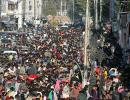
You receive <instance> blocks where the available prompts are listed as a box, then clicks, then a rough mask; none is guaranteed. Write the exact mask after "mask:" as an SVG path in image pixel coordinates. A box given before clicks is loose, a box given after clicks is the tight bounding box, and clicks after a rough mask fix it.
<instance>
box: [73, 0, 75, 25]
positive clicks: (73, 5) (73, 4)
mask: <svg viewBox="0 0 130 100" xmlns="http://www.w3.org/2000/svg"><path fill="white" fill-rule="evenodd" d="M74 16H75V1H74V0H73V24H74V19H75V17H74Z"/></svg>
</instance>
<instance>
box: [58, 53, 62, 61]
mask: <svg viewBox="0 0 130 100" xmlns="http://www.w3.org/2000/svg"><path fill="white" fill-rule="evenodd" d="M61 58H62V57H61V54H60V53H59V52H57V59H58V60H60V59H61Z"/></svg>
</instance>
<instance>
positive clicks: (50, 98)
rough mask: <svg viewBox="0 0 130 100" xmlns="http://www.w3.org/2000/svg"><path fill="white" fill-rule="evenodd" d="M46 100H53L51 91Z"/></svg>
mask: <svg viewBox="0 0 130 100" xmlns="http://www.w3.org/2000/svg"><path fill="white" fill-rule="evenodd" d="M48 98H49V100H53V91H51V92H50V93H49V96H48Z"/></svg>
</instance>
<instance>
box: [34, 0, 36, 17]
mask: <svg viewBox="0 0 130 100" xmlns="http://www.w3.org/2000/svg"><path fill="white" fill-rule="evenodd" d="M35 18H36V0H34V19H35Z"/></svg>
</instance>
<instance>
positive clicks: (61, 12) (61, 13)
mask: <svg viewBox="0 0 130 100" xmlns="http://www.w3.org/2000/svg"><path fill="white" fill-rule="evenodd" d="M60 10H61V11H60V15H61V16H62V15H63V0H61V9H60Z"/></svg>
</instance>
